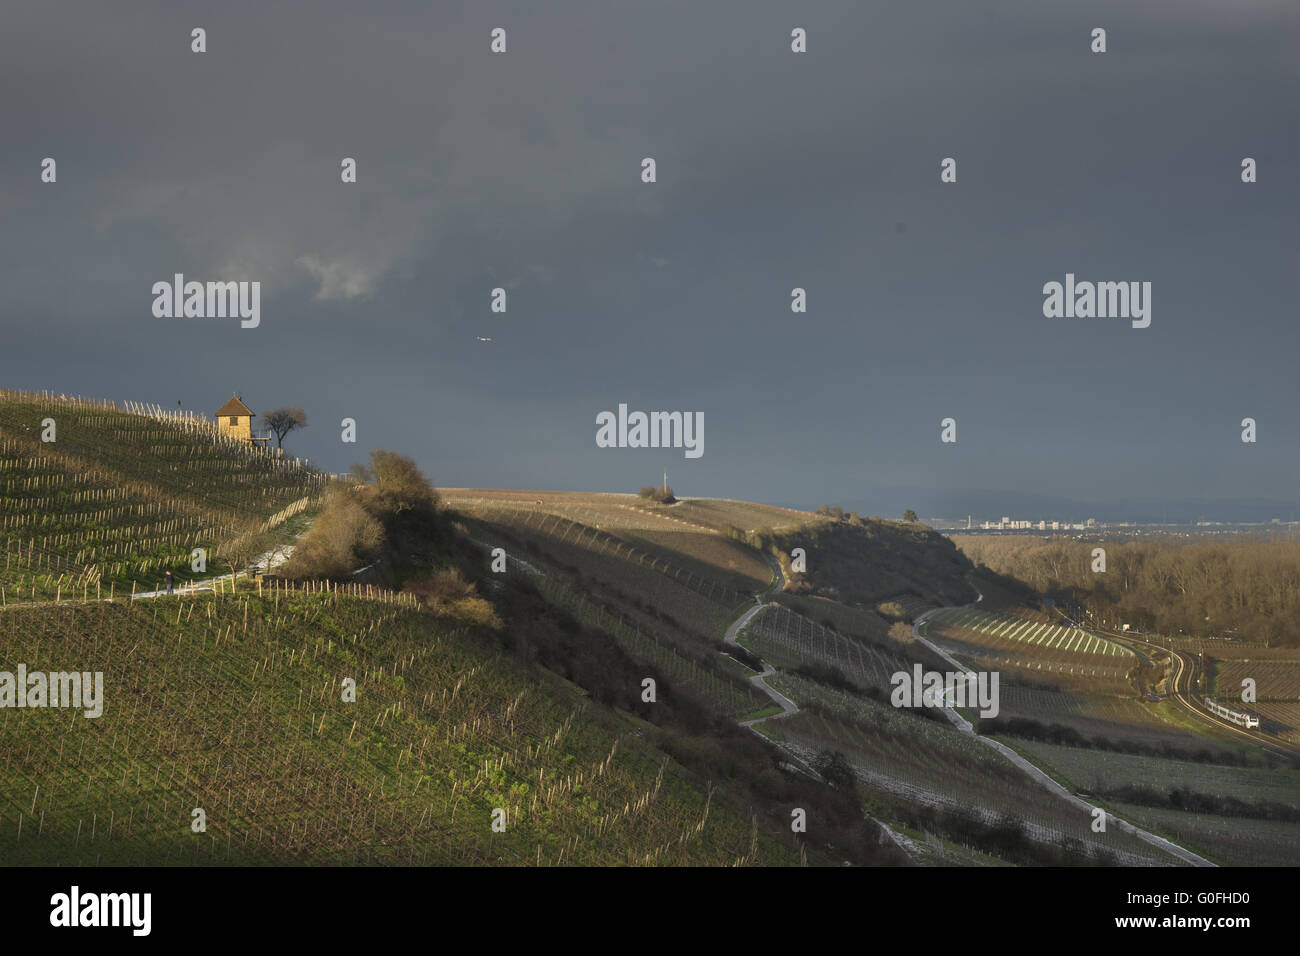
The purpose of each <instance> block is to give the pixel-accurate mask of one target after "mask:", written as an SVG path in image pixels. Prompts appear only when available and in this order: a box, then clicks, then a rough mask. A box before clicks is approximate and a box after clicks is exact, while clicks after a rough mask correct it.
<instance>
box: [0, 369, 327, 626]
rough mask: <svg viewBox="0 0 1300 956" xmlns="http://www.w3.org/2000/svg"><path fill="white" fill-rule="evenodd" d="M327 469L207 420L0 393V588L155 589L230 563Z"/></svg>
mask: <svg viewBox="0 0 1300 956" xmlns="http://www.w3.org/2000/svg"><path fill="white" fill-rule="evenodd" d="M325 481H326V476H325V475H324V474H323V473H321V472H319V471H317V470H315V469H313V468H311V467H310V466H308V465H307V464H306V463H304V462H300V461H295V460H292V459H283V458H277V457H274V456H272V455H270V454H268V453H266V452H265V451H262V450H259V449H255V448H253V447H251V446H249V445H246V444H243V443H240V442H237V441H233V440H231V439H228V438H225V437H222V436H220V435H219V434H218V433H217V431H216V430H215V429H214V428H212V427H211V426H210V425H209V424H207V423H205V422H204V421H202V420H201V419H197V418H193V417H190V416H182V415H179V414H169V413H164V412H162V411H161V410H159V409H157V408H145V407H143V406H141V407H129V408H128V407H124V406H118V405H116V404H113V403H108V402H92V401H85V400H81V399H70V398H66V397H53V396H49V395H35V394H28V393H20V392H0V587H2V588H3V589H4V600H5V601H6V602H12V601H21V600H28V601H31V600H38V599H49V598H69V597H71V598H82V597H88V596H90V595H91V594H94V593H96V592H101V593H102V592H121V591H126V592H128V593H129V592H130V591H131V590H132V589H133V588H138V589H140V590H150V589H156V588H157V587H158V586H159V584H160V581H161V578H162V576H163V574H164V573H165V572H166V571H168V570H171V571H172V572H173V573H174V574H175V575H176V576H177V578H178V579H181V580H184V579H186V578H189V577H205V576H208V575H210V574H215V573H221V572H225V573H229V572H230V571H232V570H234V569H235V568H237V567H238V566H239V565H241V564H242V563H243V562H245V561H247V560H249V559H251V558H253V557H255V556H256V555H257V554H260V553H261V552H262V551H264V550H266V548H267V547H269V546H270V544H271V543H272V542H273V541H274V540H275V539H276V537H277V535H276V534H275V532H276V529H277V528H281V527H282V525H283V524H284V523H285V521H286V520H287V519H289V518H291V517H293V516H295V515H297V514H299V513H300V512H303V511H306V510H307V509H308V508H309V506H310V505H311V503H312V501H313V499H314V498H315V497H316V496H318V495H319V493H320V491H321V489H322V487H323V486H324V484H325ZM195 549H202V557H203V560H202V562H201V563H200V568H201V570H198V571H195V570H193V565H194V552H195Z"/></svg>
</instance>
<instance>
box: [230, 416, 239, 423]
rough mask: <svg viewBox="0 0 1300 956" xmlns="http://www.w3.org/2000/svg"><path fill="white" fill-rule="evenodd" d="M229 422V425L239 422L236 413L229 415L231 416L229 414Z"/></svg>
mask: <svg viewBox="0 0 1300 956" xmlns="http://www.w3.org/2000/svg"><path fill="white" fill-rule="evenodd" d="M230 424H231V425H238V424H239V416H238V415H231V416H230Z"/></svg>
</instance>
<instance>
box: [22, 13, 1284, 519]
mask: <svg viewBox="0 0 1300 956" xmlns="http://www.w3.org/2000/svg"><path fill="white" fill-rule="evenodd" d="M111 6H112V8H111V9H110V8H109V5H102V4H80V3H76V4H74V3H46V2H42V3H35V2H18V0H7V2H6V3H5V4H4V5H3V8H2V9H0V119H2V123H0V217H2V220H3V230H2V231H0V321H2V322H3V340H2V346H0V384H3V385H5V386H9V387H19V388H29V389H39V388H51V389H55V390H57V391H68V392H75V393H80V394H86V395H93V396H97V397H112V398H118V399H126V398H130V399H137V400H142V401H152V402H157V403H159V404H162V405H165V406H175V404H176V402H177V400H180V401H181V402H182V404H183V405H184V407H186V408H193V409H196V410H201V411H206V412H212V411H214V410H215V409H216V408H217V407H218V406H219V405H220V404H221V403H222V402H223V401H224V400H225V399H226V398H227V397H228V396H229V395H230V393H231V392H232V391H234V390H239V391H241V392H242V393H243V394H244V396H245V398H246V399H247V400H248V402H249V404H250V405H252V406H253V408H254V409H256V410H259V411H260V410H264V409H266V408H269V407H273V406H275V405H281V404H295V405H302V406H304V407H305V408H306V409H307V411H308V414H309V416H310V419H311V424H310V427H309V428H308V429H307V430H306V431H305V432H303V433H302V434H301V435H296V436H294V437H293V438H292V439H291V440H290V442H289V447H290V448H291V449H292V450H293V451H295V452H296V453H299V454H305V455H308V456H310V457H311V458H312V459H313V460H314V461H316V462H317V463H318V464H320V465H322V466H323V467H327V468H330V469H332V470H343V469H345V468H346V467H347V465H348V464H350V463H351V462H352V461H354V460H358V459H360V458H361V457H363V455H364V454H365V452H367V451H368V450H369V449H371V448H374V447H377V446H384V447H389V448H394V449H397V450H400V451H404V452H407V453H409V454H411V455H412V456H414V457H415V458H416V459H417V460H419V461H420V462H421V464H422V465H423V466H424V467H425V468H426V470H427V471H428V473H429V474H430V476H431V477H432V478H433V479H434V480H435V481H436V482H437V483H438V484H440V485H443V486H492V487H525V488H579V489H591V490H613V491H630V490H635V488H637V487H639V486H640V485H642V484H646V483H649V482H650V481H652V480H656V479H657V478H658V477H659V475H660V473H661V472H662V471H663V469H664V468H667V469H668V472H669V480H670V482H671V483H672V484H673V485H674V486H675V487H676V488H677V490H678V492H679V493H680V494H686V495H713V496H721V497H736V498H750V499H756V500H761V501H772V502H783V503H794V504H804V505H811V504H815V503H818V502H821V501H831V502H835V501H839V502H844V503H848V502H860V503H862V504H863V505H864V506H865V508H866V510H873V509H872V508H871V504H872V503H873V502H874V501H879V502H880V503H881V504H882V507H881V509H879V510H882V511H883V510H887V509H886V507H885V506H886V505H887V504H888V507H892V501H893V499H892V498H890V494H892V492H886V491H883V490H880V489H895V490H896V489H905V490H906V489H930V492H929V493H928V496H926V497H924V500H925V501H926V502H927V503H931V502H933V505H932V507H931V508H930V510H931V512H932V513H933V512H935V511H939V512H941V510H942V508H943V506H944V504H945V502H947V503H949V504H951V506H952V508H953V509H959V508H962V503H963V501H965V500H967V499H964V498H963V497H962V494H963V493H964V492H965V491H966V490H969V489H990V490H996V491H1000V492H1008V493H1011V494H1013V495H1014V494H1019V493H1023V494H1026V495H1029V494H1033V495H1046V496H1061V497H1067V498H1074V499H1083V500H1089V501H1097V502H1106V501H1118V500H1124V499H1132V498H1143V499H1184V498H1210V499H1255V498H1266V499H1274V500H1280V501H1285V502H1291V503H1294V502H1295V501H1296V499H1297V494H1296V480H1295V479H1296V476H1297V474H1298V472H1300V468H1298V466H1300V424H1298V423H1297V421H1296V417H1297V412H1298V411H1300V403H1297V397H1300V384H1297V376H1296V374H1295V364H1296V347H1295V345H1296V342H1297V335H1296V325H1295V324H1296V320H1297V315H1296V306H1295V303H1296V295H1295V292H1294V283H1295V281H1296V277H1297V275H1300V268H1297V262H1298V259H1300V238H1297V230H1298V228H1300V191H1298V186H1297V183H1298V182H1300V162H1298V161H1297V152H1298V151H1300V132H1298V131H1300V126H1298V125H1297V104H1300V83H1298V82H1297V80H1298V74H1300V55H1298V53H1300V5H1297V4H1295V3H1294V2H1289V0H1288V2H1268V3H1264V2H1258V3H1240V4H1236V3H1234V4H1224V3H1220V2H1217V0H1216V2H1204V0H1196V2H1185V0H1183V2H1177V3H1173V2H1161V3H1154V2H1153V3H1144V4H1140V5H1135V4H1132V3H1129V2H1107V3H1089V4H1087V5H1086V7H1085V5H1083V4H1044V3H1038V2H1028V0H1023V2H1014V3H1013V2H994V3H980V4H970V3H964V2H963V3H951V2H943V3H895V4H863V3H859V2H843V3H838V2H837V3H831V2H807V3H775V2H762V3H759V2H743V3H742V2H728V3H721V2H708V0H691V2H673V0H655V2H652V3H638V4H631V3H618V2H610V0H602V2H591V3H568V2H563V3H562V2H544V3H539V2H526V3H517V4H505V3H495V2H486V0H474V2H467V3H421V4H416V3H384V2H374V3H367V4H358V3H336V2H329V3H323V2H314V3H310V4H308V3H293V4H290V3H280V2H264V3H220V4H217V3H203V4H194V3H183V2H166V3H148V4H146V3H135V4H129V3H124V4H114V5H111ZM1135 7H1140V9H1134V8H1135ZM194 26H202V27H204V28H206V30H207V32H208V52H207V53H205V54H201V55H197V54H193V53H191V52H190V30H191V28H192V27H194ZM497 26H500V27H504V28H505V29H506V31H507V36H508V52H507V53H505V54H504V55H492V54H491V53H490V52H489V49H488V46H489V32H490V30H491V29H492V28H493V27H497ZM796 26H799V27H803V28H805V29H806V30H807V31H808V37H809V40H808V44H809V52H808V53H806V54H802V55H796V54H794V53H791V52H790V30H791V29H792V28H793V27H796ZM1096 26H1102V27H1105V28H1106V30H1107V32H1108V46H1109V52H1107V53H1105V54H1104V55H1097V54H1093V53H1091V52H1090V50H1089V45H1090V31H1091V29H1092V28H1093V27H1096ZM46 156H50V157H54V158H55V159H56V160H57V163H58V182H57V183H56V184H54V185H46V184H42V183H41V182H40V162H41V160H42V158H44V157H46ZM345 156H351V157H355V158H356V159H357V161H358V169H359V182H358V183H357V184H356V185H343V184H342V183H340V181H339V163H340V160H341V159H342V158H343V157H345ZM645 156H652V157H654V158H655V159H656V161H657V163H658V179H659V181H658V182H657V183H655V184H653V185H645V184H642V183H641V181H640V161H641V159H642V158H643V157H645ZM946 156H952V157H955V158H956V159H957V162H958V182H957V183H956V184H955V185H945V184H941V183H940V182H939V163H940V160H941V159H942V158H944V157H946ZM1245 156H1251V157H1254V158H1255V159H1256V160H1257V161H1258V164H1259V180H1260V181H1259V182H1258V183H1256V184H1253V185H1245V184H1242V183H1241V181H1240V163H1241V159H1242V157H1245ZM175 272H183V273H184V274H185V275H186V277H187V278H191V279H198V280H201V281H205V280H239V279H244V280H254V279H256V280H259V281H261V283H262V307H261V313H262V315H261V325H260V327H259V328H257V329H241V328H240V327H239V325H238V322H237V321H233V320H217V319H212V320H208V319H159V318H155V317H154V316H153V315H152V313H151V304H152V300H153V297H152V294H151V291H150V289H151V286H152V285H153V283H154V282H157V281H161V280H170V279H171V276H172V275H173V273H175ZM1066 272H1074V273H1075V274H1076V275H1077V276H1078V278H1079V279H1081V280H1082V279H1090V280H1094V281H1098V280H1139V281H1149V282H1151V283H1152V323H1151V326H1150V328H1148V329H1144V330H1139V329H1133V328H1131V327H1130V326H1129V323H1128V322H1127V321H1122V320H1103V319H1091V320H1089V319H1075V320H1061V319H1056V320H1053V319H1046V318H1044V317H1043V314H1042V302H1043V296H1042V291H1041V290H1042V286H1043V284H1044V283H1045V282H1048V281H1052V280H1056V281H1061V280H1063V278H1064V276H1065V273H1066ZM494 286H504V287H506V288H507V289H508V290H509V296H510V299H509V311H508V312H507V313H506V314H505V315H494V314H492V313H491V312H490V311H489V308H488V305H489V292H490V290H491V289H492V287H494ZM794 286H802V287H804V288H806V289H807V290H808V300H809V311H808V313H807V314H806V315H795V314H792V313H791V311H790V290H791V288H793V287H794ZM478 336H485V337H488V336H490V337H491V338H492V341H491V342H490V343H484V342H480V341H478V340H477V337H478ZM620 402H625V403H627V404H628V405H629V406H630V407H631V408H632V409H642V410H647V411H649V410H660V409H664V410H673V409H678V410H689V411H700V412H703V413H704V418H705V453H704V455H703V457H701V458H699V459H695V460H688V459H686V458H685V457H684V456H683V454H682V452H681V451H680V450H676V451H673V450H633V449H618V450H611V449H600V448H597V447H596V444H595V433H596V426H595V417H596V415H597V413H598V412H600V411H602V410H606V409H610V410H613V409H616V408H617V405H618V404H619V403H620ZM345 416H347V417H352V418H355V419H356V420H357V422H358V432H359V441H358V444H356V445H344V444H342V443H341V442H340V440H339V437H340V436H339V432H340V430H339V428H338V423H339V421H340V420H341V419H342V418H343V417H345ZM945 416H953V417H955V418H956V419H957V421H958V442H957V444H956V445H943V444H941V443H940V441H939V421H940V419H942V418H944V417H945ZM1246 416H1250V417H1253V418H1255V419H1256V420H1257V421H1258V423H1259V442H1258V444H1256V445H1244V444H1242V442H1241V441H1240V430H1241V429H1240V421H1241V419H1242V418H1243V417H1246ZM905 493H906V492H905ZM1030 510H1033V509H1030ZM962 513H963V514H964V513H965V512H964V509H963V510H962ZM1047 516H1048V517H1051V515H1047Z"/></svg>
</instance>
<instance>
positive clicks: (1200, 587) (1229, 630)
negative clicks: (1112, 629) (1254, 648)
mask: <svg viewBox="0 0 1300 956" xmlns="http://www.w3.org/2000/svg"><path fill="white" fill-rule="evenodd" d="M957 543H958V547H959V548H960V549H961V550H962V551H963V552H964V553H965V554H966V555H967V556H968V557H969V558H970V559H971V560H972V561H973V562H975V563H976V564H980V565H984V566H985V567H987V568H989V569H990V570H992V571H996V572H998V573H1000V574H1005V575H1009V576H1011V577H1013V578H1016V579H1018V580H1020V581H1023V582H1024V583H1025V584H1028V585H1029V586H1030V587H1032V588H1034V589H1035V590H1036V591H1038V592H1039V593H1041V594H1043V595H1046V596H1048V597H1051V598H1054V599H1055V600H1057V601H1060V602H1066V603H1070V604H1075V605H1078V606H1081V607H1083V608H1085V609H1087V610H1090V611H1092V612H1093V613H1094V614H1095V615H1097V616H1098V617H1100V618H1104V619H1106V620H1108V621H1112V622H1114V621H1122V622H1123V623H1125V624H1130V625H1132V626H1133V627H1136V628H1141V629H1142V630H1146V631H1154V632H1157V633H1160V634H1170V635H1177V634H1179V633H1180V632H1181V633H1183V634H1188V635H1193V636H1198V637H1225V636H1227V637H1233V638H1236V639H1239V640H1246V641H1252V642H1256V643H1260V644H1265V645H1267V646H1269V647H1278V646H1287V647H1296V646H1300V542H1296V541H1285V540H1278V539H1273V538H1262V537H1258V536H1255V535H1244V534H1243V535H1237V536H1233V537H1230V538H1215V539H1205V538H1201V539H1190V540H1188V539H1176V538H1154V539H1146V540H1140V541H1124V542H1116V541H1079V540H1073V539H1069V538H1061V537H1053V538H1039V537H1034V536H1020V535H972V536H961V537H959V538H958V539H957ZM1097 548H1101V549H1103V550H1104V551H1105V570H1104V571H1101V570H1094V566H1099V565H1098V559H1097V557H1095V556H1094V553H1093V552H1094V549H1097Z"/></svg>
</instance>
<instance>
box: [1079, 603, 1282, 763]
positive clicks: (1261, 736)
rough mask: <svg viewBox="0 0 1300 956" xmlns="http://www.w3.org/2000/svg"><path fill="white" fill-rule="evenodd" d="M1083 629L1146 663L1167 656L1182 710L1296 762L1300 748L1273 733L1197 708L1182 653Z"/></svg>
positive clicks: (1191, 671)
mask: <svg viewBox="0 0 1300 956" xmlns="http://www.w3.org/2000/svg"><path fill="white" fill-rule="evenodd" d="M1059 613H1060V614H1061V617H1062V618H1063V619H1064V620H1066V621H1069V622H1070V623H1071V624H1073V625H1074V626H1075V627H1079V628H1082V627H1083V625H1082V624H1079V623H1078V622H1076V621H1074V620H1072V619H1071V618H1070V617H1069V615H1067V614H1066V613H1065V612H1063V611H1061V612H1059ZM1086 630H1090V631H1095V632H1097V633H1098V634H1101V635H1102V636H1104V637H1107V638H1109V639H1110V640H1112V641H1114V642H1115V643H1116V644H1120V645H1121V646H1124V647H1127V648H1128V649H1129V650H1131V651H1133V652H1134V653H1135V654H1138V655H1139V656H1140V657H1142V658H1144V659H1147V660H1150V659H1151V658H1152V652H1157V651H1158V652H1159V653H1160V654H1162V655H1167V656H1168V657H1169V660H1170V664H1171V665H1172V666H1173V667H1174V672H1173V675H1172V677H1171V678H1170V688H1171V693H1170V694H1169V696H1170V697H1172V698H1173V699H1174V701H1175V702H1177V703H1178V704H1179V705H1181V706H1182V707H1183V708H1184V709H1185V710H1187V711H1188V712H1190V713H1191V714H1193V715H1195V716H1196V717H1197V718H1198V719H1199V720H1201V721H1202V722H1203V723H1206V724H1210V725H1212V726H1213V727H1215V728H1216V729H1218V730H1221V731H1227V732H1229V733H1231V734H1234V735H1235V736H1238V737H1244V738H1245V739H1246V740H1249V741H1250V742H1251V743H1253V744H1254V745H1255V746H1257V747H1259V748H1260V749H1261V750H1265V751H1268V752H1269V753H1271V754H1273V755H1275V756H1278V757H1283V758H1287V759H1291V760H1300V746H1296V745H1293V744H1290V743H1287V742H1286V741H1285V740H1282V739H1280V738H1278V737H1276V736H1274V735H1273V734H1268V733H1265V732H1264V731H1263V730H1262V729H1261V730H1254V731H1251V730H1243V729H1242V728H1240V727H1238V726H1237V725H1236V724H1234V723H1232V722H1231V721H1228V720H1224V719H1222V718H1220V717H1218V716H1216V715H1215V714H1211V713H1210V712H1209V711H1207V710H1206V709H1205V708H1204V707H1202V706H1201V705H1200V703H1199V702H1198V700H1197V698H1198V696H1199V692H1198V691H1196V690H1195V688H1194V687H1193V683H1194V680H1195V676H1196V664H1195V663H1194V662H1193V661H1192V660H1190V659H1189V656H1188V655H1186V654H1184V653H1183V652H1182V651H1177V650H1174V649H1173V648H1172V647H1165V646H1164V645H1163V644H1157V643H1154V642H1152V641H1144V640H1142V639H1140V638H1136V637H1133V636H1132V635H1131V634H1129V633H1128V632H1125V631H1114V630H1111V629H1109V628H1105V627H1089V628H1086Z"/></svg>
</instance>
